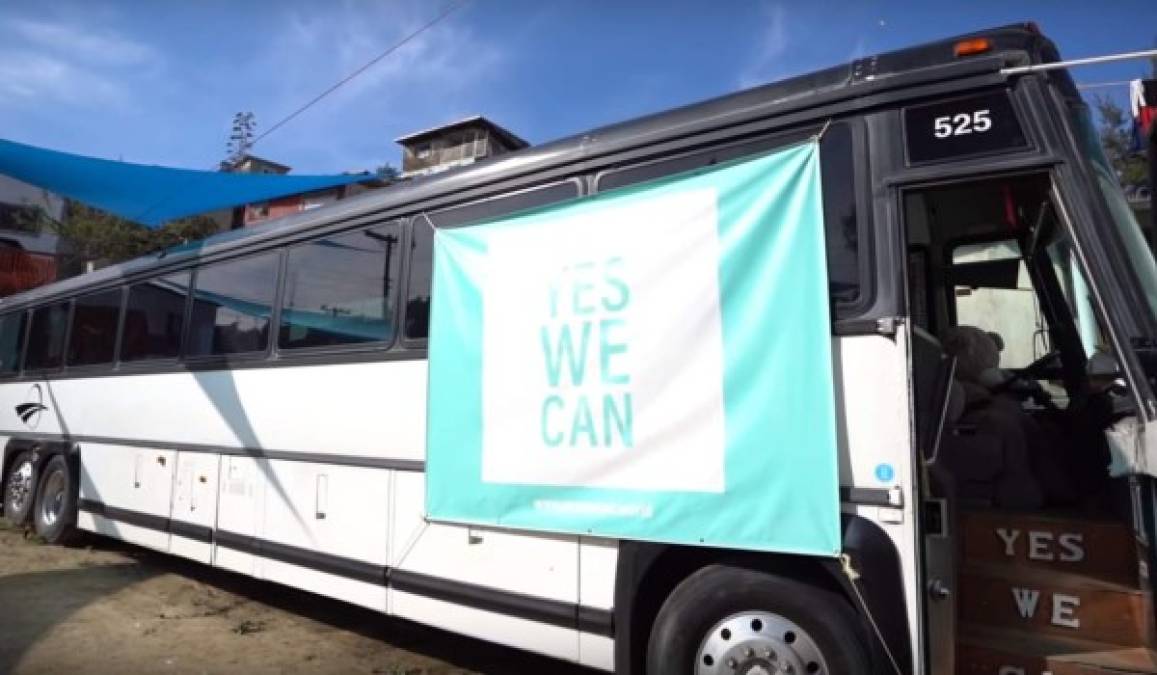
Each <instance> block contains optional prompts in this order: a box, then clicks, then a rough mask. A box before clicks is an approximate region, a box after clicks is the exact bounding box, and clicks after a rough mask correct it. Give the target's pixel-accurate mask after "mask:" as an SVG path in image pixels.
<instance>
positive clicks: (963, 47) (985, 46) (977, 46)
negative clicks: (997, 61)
mask: <svg viewBox="0 0 1157 675" xmlns="http://www.w3.org/2000/svg"><path fill="white" fill-rule="evenodd" d="M991 49H992V40H989V39H988V38H973V39H971V40H961V41H960V42H957V43H956V44H955V45H954V46H953V47H952V51H953V52H954V53H955V54H956V57H957V58H960V57H961V56H972V55H973V54H983V53H984V52H987V51H989V50H991Z"/></svg>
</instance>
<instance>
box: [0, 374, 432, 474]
mask: <svg viewBox="0 0 1157 675" xmlns="http://www.w3.org/2000/svg"><path fill="white" fill-rule="evenodd" d="M40 386H42V387H43V391H44V393H43V399H44V404H45V405H46V406H47V408H48V410H47V411H46V412H45V413H44V414H43V415H42V416H41V418H40V420H39V424H38V426H37V428H36V429H35V432H36V433H38V434H62V433H66V434H69V435H71V436H74V437H82V438H83V437H90V438H94V439H96V440H100V441H102V442H105V441H107V442H110V443H112V442H116V440H118V439H129V440H132V441H133V442H134V443H140V442H155V443H156V444H157V445H159V446H164V445H167V444H174V445H182V444H194V445H201V446H206V447H207V448H232V449H238V450H240V449H251V450H254V451H275V452H302V453H311V454H330V455H341V456H347V457H365V458H373V459H390V460H413V461H421V460H422V459H423V457H424V449H425V447H426V439H425V435H424V433H425V430H424V420H425V412H426V408H425V401H426V395H425V391H426V362H425V361H420V360H413V361H380V362H370V363H354V364H320V365H309V366H301V367H280V368H247V369H239V370H234V371H229V370H212V371H193V372H172V373H156V374H142V375H126V376H124V377H120V376H116V377H93V378H77V379H66V380H58V381H55V382H51V383H44V384H43V385H40ZM27 388H28V387H27V385H23V384H17V385H13V386H6V387H0V405H2V404H3V403H4V401H5V400H7V401H8V405H9V407H8V410H9V411H11V410H13V408H14V406H15V405H17V404H19V403H22V402H23V400H24V398H25V391H26V390H27ZM158 392H163V394H162V395H158ZM96 402H100V403H99V404H98V403H96ZM11 416H12V417H15V413H12V414H11ZM418 417H420V418H421V421H418V420H416V419H415V418H418ZM21 426H22V425H21V423H20V422H19V420H16V422H12V423H10V428H9V429H3V428H0V432H3V431H9V432H11V433H13V434H14V435H18V434H19V432H20V427H21Z"/></svg>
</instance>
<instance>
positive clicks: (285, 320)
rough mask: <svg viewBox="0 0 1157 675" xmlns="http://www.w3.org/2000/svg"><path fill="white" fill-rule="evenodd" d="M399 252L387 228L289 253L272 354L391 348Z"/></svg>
mask: <svg viewBox="0 0 1157 675" xmlns="http://www.w3.org/2000/svg"><path fill="white" fill-rule="evenodd" d="M400 246H401V227H400V226H399V225H398V224H397V223H391V224H389V225H383V226H379V227H372V228H369V229H363V230H356V231H354V232H349V233H345V234H340V235H336V236H333V237H328V238H326V239H321V240H318V241H311V242H306V243H304V244H301V245H299V246H295V247H294V248H291V249H290V250H289V253H288V255H289V260H288V262H287V264H286V272H285V274H286V279H285V298H284V300H283V301H282V309H281V325H280V326H279V328H278V338H277V346H278V348H279V349H302V348H308V347H334V346H340V345H353V344H364V343H374V342H385V343H388V342H392V341H393V339H394V334H395V333H396V330H395V325H394V317H395V316H397V313H396V311H395V309H396V307H397V300H396V298H397V285H398V279H399V277H400V276H401V275H400V274H399V271H398V260H399V258H400V256H399V252H398V249H399V248H400Z"/></svg>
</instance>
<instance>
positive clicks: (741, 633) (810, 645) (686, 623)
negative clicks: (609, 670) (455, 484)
mask: <svg viewBox="0 0 1157 675" xmlns="http://www.w3.org/2000/svg"><path fill="white" fill-rule="evenodd" d="M859 626H860V623H859V621H858V618H857V616H856V614H855V612H854V611H853V610H852V607H851V606H850V605H849V604H848V603H847V602H846V600H845V599H844V598H843V597H842V596H840V595H838V594H836V593H834V592H832V591H829V590H827V589H824V588H819V587H816V586H811V585H808V584H805V583H802V582H799V581H796V580H794V579H789V578H786V577H781V576H776V575H773V574H766V573H763V572H756V571H753V570H749V569H743V568H738V567H730V566H726V565H710V566H708V567H705V568H703V569H700V570H699V571H697V572H695V573H694V574H692V575H691V576H689V577H688V578H687V579H685V580H684V581H683V582H682V583H680V584H679V586H677V587H676V588H675V590H674V591H672V592H671V595H669V596H668V597H667V600H666V601H665V602H664V603H663V606H662V608H661V609H660V610H659V614H658V616H657V617H656V619H655V624H654V627H653V628H652V630H651V637H650V640H649V642H648V644H647V673H648V675H716V674H719V675H723V674H724V673H727V674H728V675H730V674H731V673H737V672H738V673H746V672H749V671H754V672H770V673H780V672H792V673H796V674H797V675H808V674H813V675H818V674H822V675H869V673H870V672H871V664H870V657H869V655H868V650H867V648H866V647H865V645H864V640H863V638H862V635H861V630H860V628H859ZM788 664H790V668H787V666H788ZM761 668H762V670H761Z"/></svg>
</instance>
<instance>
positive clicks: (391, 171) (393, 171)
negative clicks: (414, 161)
mask: <svg viewBox="0 0 1157 675" xmlns="http://www.w3.org/2000/svg"><path fill="white" fill-rule="evenodd" d="M401 173H402V172H401V171H398V167H396V166H394V165H393V164H390V163H389V162H386V163H385V164H383V165H381V166H379V167H378V168H376V169H374V175H376V176H377V177H378V178H380V179H382V180H384V181H386V182H387V183H392V182H394V181H396V180H398V176H400V175H401Z"/></svg>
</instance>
